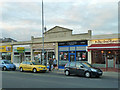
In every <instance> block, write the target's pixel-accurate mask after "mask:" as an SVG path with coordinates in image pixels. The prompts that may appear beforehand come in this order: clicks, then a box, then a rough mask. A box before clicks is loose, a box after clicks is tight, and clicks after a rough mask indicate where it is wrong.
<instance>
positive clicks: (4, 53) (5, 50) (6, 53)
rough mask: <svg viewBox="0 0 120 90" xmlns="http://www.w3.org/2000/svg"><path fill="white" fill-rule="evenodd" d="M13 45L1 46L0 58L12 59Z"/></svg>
mask: <svg viewBox="0 0 120 90" xmlns="http://www.w3.org/2000/svg"><path fill="white" fill-rule="evenodd" d="M11 53H12V46H11V45H5V46H0V59H6V60H11Z"/></svg>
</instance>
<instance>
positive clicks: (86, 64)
mask: <svg viewBox="0 0 120 90" xmlns="http://www.w3.org/2000/svg"><path fill="white" fill-rule="evenodd" d="M82 64H83V65H84V66H86V67H92V65H90V64H89V63H82Z"/></svg>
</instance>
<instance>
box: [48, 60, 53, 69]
mask: <svg viewBox="0 0 120 90" xmlns="http://www.w3.org/2000/svg"><path fill="white" fill-rule="evenodd" d="M52 65H53V60H52V58H50V59H49V71H51V66H52Z"/></svg>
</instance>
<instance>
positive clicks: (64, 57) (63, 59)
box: [59, 51, 69, 66]
mask: <svg viewBox="0 0 120 90" xmlns="http://www.w3.org/2000/svg"><path fill="white" fill-rule="evenodd" d="M68 62H69V61H68V52H67V51H66V52H59V65H60V66H65V64H66V63H68Z"/></svg>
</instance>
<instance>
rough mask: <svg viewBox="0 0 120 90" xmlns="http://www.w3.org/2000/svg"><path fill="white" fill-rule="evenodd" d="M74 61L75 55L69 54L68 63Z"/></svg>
mask: <svg viewBox="0 0 120 90" xmlns="http://www.w3.org/2000/svg"><path fill="white" fill-rule="evenodd" d="M74 61H76V60H75V53H70V54H69V62H74Z"/></svg>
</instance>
